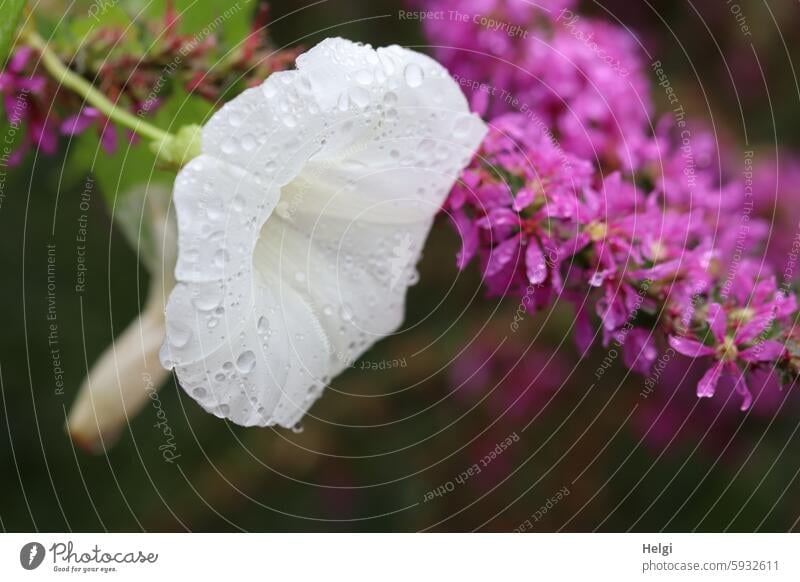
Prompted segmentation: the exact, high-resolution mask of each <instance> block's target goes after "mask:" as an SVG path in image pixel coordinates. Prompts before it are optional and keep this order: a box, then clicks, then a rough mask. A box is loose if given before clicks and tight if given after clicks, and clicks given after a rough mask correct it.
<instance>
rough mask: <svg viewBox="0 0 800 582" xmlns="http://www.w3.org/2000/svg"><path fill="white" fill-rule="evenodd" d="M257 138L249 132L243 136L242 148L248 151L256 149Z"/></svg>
mask: <svg viewBox="0 0 800 582" xmlns="http://www.w3.org/2000/svg"><path fill="white" fill-rule="evenodd" d="M256 145H257V142H256V138H255V136H254V135H253V134H252V133H247V134H245V135H244V136H242V149H243V150H245V151H246V152H252V151H253V150H254V149H256Z"/></svg>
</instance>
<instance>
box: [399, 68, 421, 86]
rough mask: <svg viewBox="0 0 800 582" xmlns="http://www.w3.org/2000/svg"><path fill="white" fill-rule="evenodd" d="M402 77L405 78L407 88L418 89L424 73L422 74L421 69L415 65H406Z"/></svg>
mask: <svg viewBox="0 0 800 582" xmlns="http://www.w3.org/2000/svg"><path fill="white" fill-rule="evenodd" d="M403 76H404V77H405V80H406V84H407V85H408V86H409V87H419V86H420V85H422V81H423V80H424V79H425V73H423V72H422V67H420V66H419V65H418V64H416V63H411V64H410V65H406V68H405V71H404V72H403Z"/></svg>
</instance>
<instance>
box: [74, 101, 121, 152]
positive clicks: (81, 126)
mask: <svg viewBox="0 0 800 582" xmlns="http://www.w3.org/2000/svg"><path fill="white" fill-rule="evenodd" d="M92 126H95V127H96V128H97V132H98V134H99V135H100V145H101V146H102V148H103V151H105V152H106V153H107V154H109V155H112V154H113V153H114V152H115V151H116V149H117V130H116V128H115V127H114V125H113V124H112V123H111V121H109V120H108V119H107V118H105V117H103V115H102V114H101V113H100V112H99V111H98V110H97V109H95V108H94V107H84V108H83V109H81V111H80V113H77V114H75V115H71V116H69V117H67V118H66V119H65V120H64V121H63V122H62V123H61V133H62V134H64V135H78V134H81V133H83V132H84V131H86V130H87V129H89V128H90V127H92Z"/></svg>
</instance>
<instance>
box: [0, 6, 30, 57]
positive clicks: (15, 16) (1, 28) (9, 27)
mask: <svg viewBox="0 0 800 582" xmlns="http://www.w3.org/2000/svg"><path fill="white" fill-rule="evenodd" d="M24 7H25V0H0V14H2V15H3V17H2V18H0V65H2V67H5V64H6V59H8V53H9V51H10V49H11V42H12V41H13V40H14V36H15V35H16V34H17V24H19V17H20V16H22V9H23V8H24Z"/></svg>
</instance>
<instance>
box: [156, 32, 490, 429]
mask: <svg viewBox="0 0 800 582" xmlns="http://www.w3.org/2000/svg"><path fill="white" fill-rule="evenodd" d="M485 132H486V128H485V125H484V124H483V122H481V121H480V119H478V118H477V117H475V116H473V115H471V114H470V113H469V112H468V107H467V103H466V100H465V98H464V96H463V94H462V93H461V91H460V89H459V88H458V85H457V84H456V83H455V81H453V79H452V78H450V77H449V75H448V74H447V73H446V72H445V71H444V69H443V68H442V67H441V66H440V65H438V64H437V63H435V62H434V61H433V60H431V59H429V58H428V57H425V56H424V55H421V54H418V53H415V52H412V51H409V50H406V49H402V48H400V47H396V46H395V47H389V48H385V49H378V50H377V51H375V50H373V49H372V48H371V47H369V46H362V45H357V44H354V43H351V42H349V41H345V40H342V39H328V40H326V41H323V42H322V43H320V44H319V45H317V46H316V47H315V48H313V49H312V50H311V51H309V52H308V53H306V54H305V55H302V56H301V57H300V58H299V59H298V70H297V71H289V72H283V73H275V74H273V75H271V76H270V77H269V78H268V79H267V81H266V82H265V83H264V84H263V85H262V86H261V87H258V88H255V89H251V90H248V91H246V92H245V93H243V94H242V95H241V96H239V97H237V98H236V99H234V100H233V101H231V102H230V103H228V104H227V105H226V106H225V107H223V108H222V110H221V111H220V112H219V113H217V114H216V115H215V116H214V117H213V118H212V119H211V121H210V122H209V124H208V125H207V126H206V128H205V129H204V135H203V152H204V153H203V155H202V156H200V157H199V158H197V159H196V160H194V161H192V162H191V163H190V164H189V165H188V166H187V167H186V168H185V169H184V170H183V171H182V172H181V174H180V175H179V177H178V180H177V182H176V186H175V194H174V197H175V205H176V209H177V215H178V225H179V232H180V240H179V249H180V257H179V260H178V267H177V269H176V275H177V278H178V281H179V284H178V286H177V287H176V289H175V291H174V292H173V294H172V296H171V297H170V302H169V305H168V308H167V342H166V343H165V345H164V349H163V350H162V358H163V359H164V360H168V361H167V362H166V363H167V364H168V365H170V366H171V365H175V367H176V371H177V373H178V377H179V379H180V381H181V384H182V386H183V387H184V389H186V390H187V392H189V393H190V394H191V395H192V396H193V397H194V398H195V399H196V400H198V402H200V404H201V405H202V406H203V407H204V408H206V409H207V410H209V411H210V412H213V413H214V414H217V415H218V416H221V417H226V418H229V419H231V420H233V421H234V422H236V423H239V424H243V425H273V424H278V425H281V426H286V427H289V426H293V425H294V424H295V423H296V422H297V421H298V420H299V419H300V418H301V417H302V415H303V414H305V412H306V411H307V410H308V408H309V407H310V406H311V404H312V403H313V401H314V400H315V399H316V398H317V397H318V396H319V395H320V394H321V392H322V389H323V387H324V385H325V384H327V383H328V382H329V380H330V378H331V377H333V376H334V375H336V374H338V373H339V372H340V371H341V370H342V369H343V368H344V367H346V365H347V364H348V363H349V362H351V361H353V360H354V359H356V358H357V357H359V356H360V355H361V354H362V353H363V352H364V351H365V350H366V349H368V348H369V346H371V345H372V344H373V343H375V342H376V341H378V340H379V339H381V338H382V337H385V336H386V335H387V334H390V333H392V332H394V331H395V330H396V329H397V328H398V327H399V326H400V324H401V323H402V320H403V314H404V306H405V294H406V290H407V288H408V286H409V285H410V284H413V282H414V280H415V269H414V268H415V265H416V263H417V261H418V259H419V257H420V253H421V250H422V247H423V244H424V241H425V238H426V237H427V234H428V231H429V230H430V227H431V224H432V221H433V217H434V216H435V215H436V213H437V212H438V210H439V208H440V207H441V204H442V202H443V201H444V198H445V196H446V195H447V192H448V191H449V189H450V188H451V187H452V184H453V182H454V181H455V179H456V177H457V176H458V173H459V172H460V171H461V170H462V169H463V168H464V166H466V165H467V164H468V163H469V160H470V158H471V157H472V155H473V153H474V151H475V150H476V149H477V147H478V145H479V143H480V141H481V140H482V138H483V136H484V135H485ZM237 362H238V364H239V365H237Z"/></svg>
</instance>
